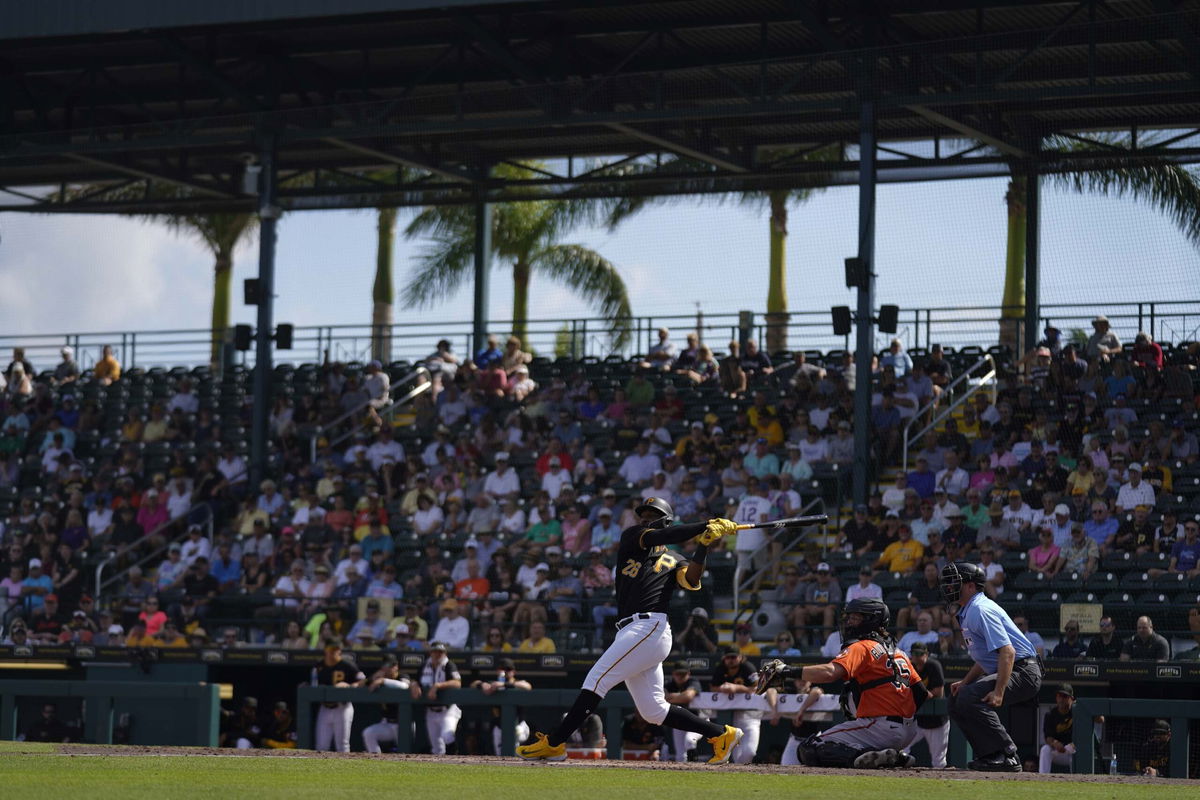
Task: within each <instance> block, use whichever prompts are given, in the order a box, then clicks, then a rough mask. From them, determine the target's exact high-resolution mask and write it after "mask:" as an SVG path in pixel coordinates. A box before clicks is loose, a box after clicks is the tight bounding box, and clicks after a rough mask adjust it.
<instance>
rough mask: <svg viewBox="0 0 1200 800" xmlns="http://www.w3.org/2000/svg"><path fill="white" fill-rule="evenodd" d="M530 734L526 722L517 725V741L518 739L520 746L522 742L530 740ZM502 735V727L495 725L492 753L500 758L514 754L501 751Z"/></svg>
mask: <svg viewBox="0 0 1200 800" xmlns="http://www.w3.org/2000/svg"><path fill="white" fill-rule="evenodd" d="M529 733H530V731H529V723H527V722H525V720H521V721H519V722H518V723H517V739H516V742H517V744H518V745H519V744H521V742H523V741H525V740H526V739H528V738H529ZM501 734H502V731H501V730H500V726H499V725H493V726H492V752H493V753H495V754H496V755H498V756H511V755H513V754H512V753H503V752H501V751H500V740H501Z"/></svg>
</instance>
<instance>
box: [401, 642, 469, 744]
mask: <svg viewBox="0 0 1200 800" xmlns="http://www.w3.org/2000/svg"><path fill="white" fill-rule="evenodd" d="M461 688H462V675H460V674H459V672H458V667H456V666H454V662H453V661H451V660H450V659H449V658H447V657H446V643H445V642H430V643H429V658H427V659H425V666H423V667H422V668H421V680H420V683H414V684H413V685H412V687H411V689H410V690H409V691H411V692H412V696H413V699H414V700H420V699H421V696H422V695H424V697H425V699H426V700H430V701H433V702H434V705H430V706H426V707H425V730H426V731H427V732H428V733H429V752H431V753H433V755H435V756H444V755H446V747H447V746H449V745H452V744H454V740H455V732H456V731H457V730H458V721H459V720H460V719H462V709H461V708H459V707H458V706H456V705H454V704H453V703H450V704H449V705H443V704H439V703H437V699H438V692H440V691H441V690H442V689H461Z"/></svg>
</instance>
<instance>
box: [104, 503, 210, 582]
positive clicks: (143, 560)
mask: <svg viewBox="0 0 1200 800" xmlns="http://www.w3.org/2000/svg"><path fill="white" fill-rule="evenodd" d="M198 508H203V509H204V510H205V511H206V512H207V514H206V515H205V519H204V522H203V523H202V524H203V525H204V526H205V527H206V528H207V529H208V531H207V533H208V540H209V541H210V542H211V541H212V538H213V522H214V519H213V510H212V505H210V504H209V503H208V502H207V501H204V502H200V503H193V504H192V505H191V506H190V507H188V510H187V511H185V512H184V513H183V515H182V516H179V517H176V518H175V519H169V520H167V521H166V522H164V523H163V524H162V525H159V526H158V527H157V528H155V529H154V530H152V531H150V533H148V534H146V535H147V536H153V535H154V534H156V533H158V532H159V531H161V530H165V529H166V528H168V527H170V526H171V525H174V524H175V523H177V522H179V521H180V520H183V519H188V518H189V517H190V516H191V514H192V512H193V511H195V510H196V509H198ZM185 538H187V530H186V529H184V531H183V533H181V534H180V535H179V536H177V537H175V538H174V539H172V540H171V541H169V542H167V543H166V544H164V545H163V546H162V547H159V548H158V549H157V550H153V551H151V552H150V553H148V554H146V555H144V556H142V557H141V558H140V559H138V560H137V561H135V562H133V563H132V564H130V565H129V566H127V567H126V568H125V569H123V570H121V571H120V572H117V573H114V574H113V576H112V577H111V578H109V579H108V580H103V576H104V568H105V567H107V566H108V565H109V564H110V563H111V562H113V561H115V560H116V558H117V553H116V551H115V550H114V551H113V552H111V553H109V554H108V557H107V558H105V559H104V560H103V561H101V562H100V563H99V564H97V565H96V596H97V597H99V596H100V594H101V593H102V592H103V591H104V590H105V589H107V588H108V587H109V586H112V585H113V584H115V583H116V582H117V581H119V580H120V579H121V578H122V577H124V576H125V575H128V574H129V570H131V569H133V568H134V567H141V566H143V565H145V564H148V563H149V562H150V561H151V560H152V559H154V558H157V557H159V556H161V555H162V554H163V553H165V552H167V550H169V549H170V547H171V545H173V544H175V543H177V542H181V541H183V540H184V539H185Z"/></svg>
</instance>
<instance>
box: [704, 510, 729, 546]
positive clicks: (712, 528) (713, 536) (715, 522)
mask: <svg viewBox="0 0 1200 800" xmlns="http://www.w3.org/2000/svg"><path fill="white" fill-rule="evenodd" d="M736 532H737V523H736V522H734V521H733V520H731V519H721V518H719V517H718V518H717V519H710V520H709V521H708V525H707V526H706V527H705V528H704V533H702V534H700V535H699V536H697V537H696V541H697V542H699V543H700V544H702V545H705V546H706V547H707V546H708V545H711V544H713V543H714V542H716V541H717V540H718V539H720V538H721V537H722V536H728V535H729V534H731V533H736Z"/></svg>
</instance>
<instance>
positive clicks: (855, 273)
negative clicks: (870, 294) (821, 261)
mask: <svg viewBox="0 0 1200 800" xmlns="http://www.w3.org/2000/svg"><path fill="white" fill-rule="evenodd" d="M866 285H867V265H866V263H864V262H863V260H862V259H861V258H858V257H857V256H856V257H854V258H847V259H846V288H848V289H861V288H865V287H866Z"/></svg>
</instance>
